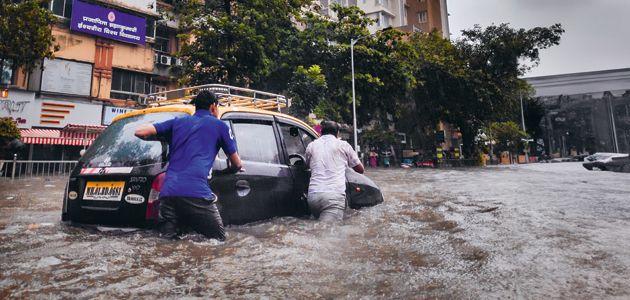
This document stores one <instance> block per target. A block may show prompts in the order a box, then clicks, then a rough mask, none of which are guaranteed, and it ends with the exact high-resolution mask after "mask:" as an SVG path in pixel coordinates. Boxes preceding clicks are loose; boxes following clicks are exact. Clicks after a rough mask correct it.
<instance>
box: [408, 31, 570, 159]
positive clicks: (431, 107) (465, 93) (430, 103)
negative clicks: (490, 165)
mask: <svg viewBox="0 0 630 300" xmlns="http://www.w3.org/2000/svg"><path fill="white" fill-rule="evenodd" d="M563 32H564V30H563V29H562V27H561V26H560V25H559V24H556V25H553V26H551V27H549V28H545V27H537V28H534V29H530V30H525V29H519V30H516V29H513V28H510V27H509V26H508V24H501V25H499V26H495V25H492V26H489V27H487V28H486V29H485V30H484V29H482V28H481V27H479V26H475V27H474V28H473V29H471V30H464V31H462V33H463V38H462V39H460V40H458V41H456V42H455V43H450V42H449V41H448V40H445V39H442V38H441V37H440V33H439V32H438V31H433V32H431V33H429V34H427V35H416V36H414V37H413V38H412V40H411V43H412V45H413V48H414V49H415V51H416V52H417V53H418V55H419V57H420V59H418V60H417V63H416V67H415V71H414V72H415V76H416V79H417V80H418V82H419V83H421V84H418V87H417V88H416V89H415V90H414V91H413V93H412V98H413V102H412V103H413V108H414V109H415V110H416V111H417V117H416V119H415V120H413V119H412V121H415V124H416V129H420V130H421V129H422V128H426V127H431V126H434V125H435V124H437V123H439V122H446V123H449V124H451V125H453V126H454V127H456V128H458V129H459V131H460V132H461V133H462V138H463V143H464V149H463V150H464V152H465V154H466V156H470V155H471V154H472V152H474V149H475V148H474V145H475V137H476V136H477V132H478V130H479V129H481V128H482V127H483V125H484V124H488V123H489V122H495V121H501V122H503V121H509V120H514V115H515V113H516V112H517V111H518V110H517V103H518V102H517V100H518V96H516V95H518V91H521V90H523V89H524V87H523V85H524V82H523V81H522V80H519V79H518V76H521V75H523V74H524V72H526V71H528V70H530V69H531V68H532V67H534V66H535V65H537V64H538V62H539V60H540V58H539V50H540V49H545V48H548V47H551V46H553V45H557V44H558V43H559V41H560V36H561V34H562V33H563ZM522 61H528V62H529V64H528V63H521V62H522ZM525 84H526V83H525Z"/></svg>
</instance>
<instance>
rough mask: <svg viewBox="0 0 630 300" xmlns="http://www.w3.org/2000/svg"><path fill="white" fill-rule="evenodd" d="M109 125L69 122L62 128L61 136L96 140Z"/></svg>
mask: <svg viewBox="0 0 630 300" xmlns="http://www.w3.org/2000/svg"><path fill="white" fill-rule="evenodd" d="M105 128H107V126H101V125H82V124H68V125H66V126H65V127H64V128H62V129H61V137H63V138H71V139H89V140H94V139H96V137H97V136H98V135H99V133H101V132H103V130H105Z"/></svg>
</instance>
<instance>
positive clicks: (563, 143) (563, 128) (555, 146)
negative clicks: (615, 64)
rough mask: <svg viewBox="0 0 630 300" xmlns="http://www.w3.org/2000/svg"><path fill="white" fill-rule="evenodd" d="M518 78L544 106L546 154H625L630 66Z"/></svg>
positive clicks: (629, 132)
mask: <svg viewBox="0 0 630 300" xmlns="http://www.w3.org/2000/svg"><path fill="white" fill-rule="evenodd" d="M524 79H525V80H526V81H527V82H528V83H529V84H531V85H532V86H533V87H534V88H535V89H536V97H537V98H538V99H539V100H540V101H541V103H542V104H543V105H544V107H545V110H546V114H545V118H544V120H542V122H541V123H542V124H541V125H542V127H543V128H544V129H545V132H546V134H545V138H544V139H543V140H541V141H538V145H540V146H542V147H543V149H544V150H545V152H546V153H547V154H559V155H561V156H568V155H575V154H580V153H594V152H618V153H630V69H616V70H603V71H595V72H583V73H572V74H561V75H553V76H540V77H530V78H524Z"/></svg>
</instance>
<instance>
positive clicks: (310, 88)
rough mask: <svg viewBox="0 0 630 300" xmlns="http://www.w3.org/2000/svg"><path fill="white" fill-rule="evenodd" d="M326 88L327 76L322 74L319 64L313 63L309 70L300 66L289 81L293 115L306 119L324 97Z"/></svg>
mask: <svg viewBox="0 0 630 300" xmlns="http://www.w3.org/2000/svg"><path fill="white" fill-rule="evenodd" d="M326 88H327V84H326V76H324V75H322V73H321V68H320V67H319V66H318V65H313V66H311V67H310V68H309V69H308V70H307V69H305V68H304V67H302V66H299V67H298V68H297V70H296V71H295V72H294V73H293V78H292V79H291V81H290V82H289V96H290V97H291V113H292V115H293V116H295V117H297V118H301V119H305V118H306V117H307V116H308V115H309V114H310V113H311V112H313V111H314V110H315V107H316V105H317V104H319V102H320V101H321V100H323V99H324V96H325V94H326Z"/></svg>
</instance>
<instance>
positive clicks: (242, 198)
mask: <svg viewBox="0 0 630 300" xmlns="http://www.w3.org/2000/svg"><path fill="white" fill-rule="evenodd" d="M222 119H223V120H224V121H227V122H228V123H229V124H230V126H231V128H232V132H233V133H234V138H235V140H236V146H237V149H238V154H239V156H240V157H241V160H242V163H243V169H245V172H239V173H236V174H231V175H220V176H212V178H211V179H210V180H209V182H208V183H209V184H210V188H211V189H212V191H213V192H214V193H215V194H217V196H218V198H219V200H218V207H219V211H220V213H221V217H222V218H223V222H224V223H225V224H244V223H249V222H254V221H259V220H264V219H269V218H273V217H276V216H283V215H287V212H286V207H284V205H283V204H284V202H285V201H286V199H288V198H289V197H290V196H291V194H292V193H293V177H292V174H291V170H290V169H289V167H288V165H287V164H286V162H285V158H284V155H283V154H282V152H281V149H282V147H281V145H280V140H279V138H278V136H279V133H278V132H277V128H276V127H275V125H274V119H273V116H269V115H264V114H256V113H243V112H233V113H226V114H225V115H224V116H223V117H222ZM219 153H220V155H219V159H217V162H216V163H215V165H214V166H213V169H215V170H216V169H223V168H225V167H226V166H227V162H226V156H225V154H224V153H223V151H219Z"/></svg>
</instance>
